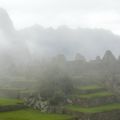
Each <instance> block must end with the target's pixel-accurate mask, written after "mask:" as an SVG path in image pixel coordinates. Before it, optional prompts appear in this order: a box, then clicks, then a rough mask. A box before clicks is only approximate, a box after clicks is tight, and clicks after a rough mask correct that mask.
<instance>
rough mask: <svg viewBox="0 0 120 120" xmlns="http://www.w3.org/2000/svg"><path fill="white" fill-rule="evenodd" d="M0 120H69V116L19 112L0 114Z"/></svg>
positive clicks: (26, 111)
mask: <svg viewBox="0 0 120 120" xmlns="http://www.w3.org/2000/svg"><path fill="white" fill-rule="evenodd" d="M0 120H71V117H70V116H67V115H58V114H47V113H41V112H40V111H37V110H20V111H14V112H5V113H0Z"/></svg>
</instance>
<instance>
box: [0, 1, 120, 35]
mask: <svg viewBox="0 0 120 120" xmlns="http://www.w3.org/2000/svg"><path fill="white" fill-rule="evenodd" d="M0 7H2V8H4V9H6V10H7V11H8V13H9V15H10V17H11V19H12V20H13V22H14V25H15V27H16V29H21V28H24V27H27V26H31V25H33V24H40V25H42V26H44V27H50V26H52V27H54V28H56V27H58V26H60V25H67V26H69V27H72V28H76V27H85V28H86V27H87V28H105V29H109V30H112V31H113V32H114V33H117V34H120V0H0Z"/></svg>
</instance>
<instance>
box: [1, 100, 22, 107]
mask: <svg viewBox="0 0 120 120" xmlns="http://www.w3.org/2000/svg"><path fill="white" fill-rule="evenodd" d="M18 103H22V101H21V100H17V99H8V98H0V106H5V105H16V104H18Z"/></svg>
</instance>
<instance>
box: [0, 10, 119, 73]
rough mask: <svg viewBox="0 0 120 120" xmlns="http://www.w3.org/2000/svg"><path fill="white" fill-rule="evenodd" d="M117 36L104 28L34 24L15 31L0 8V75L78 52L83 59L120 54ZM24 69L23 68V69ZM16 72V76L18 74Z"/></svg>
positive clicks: (23, 70) (69, 56) (23, 69)
mask: <svg viewBox="0 0 120 120" xmlns="http://www.w3.org/2000/svg"><path fill="white" fill-rule="evenodd" d="M119 45H120V36H118V35H115V34H113V33H112V32H111V31H108V30H104V29H88V28H78V29H71V28H68V27H66V26H61V27H59V28H57V29H53V28H44V27H42V26H40V25H34V26H31V27H28V28H24V29H22V30H16V29H15V27H14V25H13V22H12V20H11V19H10V17H9V15H8V13H7V12H6V10H4V9H2V8H0V74H2V75H3V73H4V72H5V74H6V71H7V74H8V75H9V74H11V73H12V74H14V73H15V74H16V75H17V73H16V72H17V71H19V72H20V71H21V72H25V70H26V69H27V67H28V66H29V65H31V64H32V63H34V64H35V61H34V60H37V61H39V60H40V58H41V57H46V56H48V57H51V56H54V55H56V54H59V53H60V54H65V55H66V56H67V57H68V58H71V57H73V56H74V55H75V54H76V53H81V54H83V55H85V57H87V58H93V57H95V56H97V55H103V53H104V52H105V50H108V49H109V50H111V51H112V52H113V53H114V54H115V55H119V54H120V48H119ZM25 68H26V69H25ZM19 72H18V73H19Z"/></svg>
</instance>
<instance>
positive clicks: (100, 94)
mask: <svg viewBox="0 0 120 120" xmlns="http://www.w3.org/2000/svg"><path fill="white" fill-rule="evenodd" d="M112 95H114V94H113V93H110V92H98V93H92V94H84V95H79V98H87V99H91V98H100V97H107V96H112Z"/></svg>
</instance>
